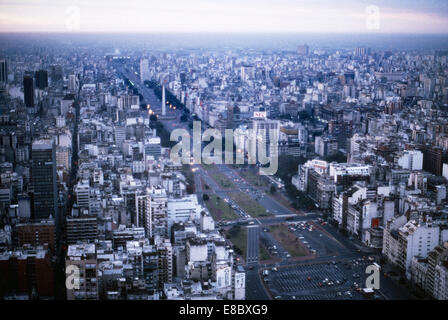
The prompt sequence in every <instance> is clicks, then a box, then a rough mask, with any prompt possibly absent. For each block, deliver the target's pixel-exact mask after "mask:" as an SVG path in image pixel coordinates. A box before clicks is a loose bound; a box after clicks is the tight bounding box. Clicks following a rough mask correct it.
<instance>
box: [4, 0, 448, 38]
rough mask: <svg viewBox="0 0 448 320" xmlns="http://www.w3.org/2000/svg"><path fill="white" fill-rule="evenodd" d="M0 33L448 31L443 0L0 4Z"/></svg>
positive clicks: (12, 0) (7, 0) (38, 0)
mask: <svg viewBox="0 0 448 320" xmlns="http://www.w3.org/2000/svg"><path fill="white" fill-rule="evenodd" d="M378 10H379V11H378ZM376 13H378V15H377V14H376ZM0 32H88V33H90V32H242V33H247V32H249V33H250V32H269V33H277V32H281V33H287V32H291V33H295V32H298V33H309V32H315V33H432V34H434V33H443V34H447V33H448V1H446V0H426V1H417V0H410V1H402V0H392V1H386V0H376V1H366V0H361V1H355V0H340V1H328V0H315V1H301V0H298V1H296V0H276V1H273V0H270V1H268V0H164V1H152V0H146V1H145V0H128V1H116V0H96V1H89V0H71V1H67V0H0Z"/></svg>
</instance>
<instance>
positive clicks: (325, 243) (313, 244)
mask: <svg viewBox="0 0 448 320" xmlns="http://www.w3.org/2000/svg"><path fill="white" fill-rule="evenodd" d="M295 234H296V235H297V236H298V237H299V239H300V237H303V238H304V239H303V240H302V239H301V240H302V242H303V243H304V244H305V245H307V247H308V245H309V246H310V247H309V248H308V249H309V250H313V249H314V250H316V251H317V253H318V254H319V255H323V256H327V255H328V256H329V255H331V256H333V255H337V254H339V253H341V252H350V251H349V250H348V249H346V248H345V247H344V246H343V245H342V244H341V243H339V242H337V241H335V240H334V239H333V238H332V237H329V236H328V235H327V234H326V233H324V232H321V231H320V230H319V229H313V231H309V229H308V228H304V229H302V228H297V230H296V231H295ZM304 241H306V242H307V243H306V242H304Z"/></svg>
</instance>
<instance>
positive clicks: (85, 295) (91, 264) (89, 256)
mask: <svg viewBox="0 0 448 320" xmlns="http://www.w3.org/2000/svg"><path fill="white" fill-rule="evenodd" d="M70 266H73V267H70ZM65 268H66V270H70V269H69V268H73V270H77V271H78V272H77V273H78V274H79V288H76V286H75V285H74V286H73V288H67V300H96V299H98V281H97V258H96V247H95V244H93V243H82V244H76V245H70V246H69V247H68V250H67V258H66V260H65Z"/></svg>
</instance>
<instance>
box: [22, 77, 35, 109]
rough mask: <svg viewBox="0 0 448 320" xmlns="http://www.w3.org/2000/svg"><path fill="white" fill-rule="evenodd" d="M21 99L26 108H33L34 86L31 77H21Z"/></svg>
mask: <svg viewBox="0 0 448 320" xmlns="http://www.w3.org/2000/svg"><path fill="white" fill-rule="evenodd" d="M23 97H24V100H25V106H27V107H28V108H33V107H34V84H33V78H32V77H31V76H24V77H23Z"/></svg>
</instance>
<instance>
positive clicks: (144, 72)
mask: <svg viewBox="0 0 448 320" xmlns="http://www.w3.org/2000/svg"><path fill="white" fill-rule="evenodd" d="M145 80H149V61H148V59H147V58H142V59H141V60H140V81H141V82H143V81H145Z"/></svg>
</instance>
